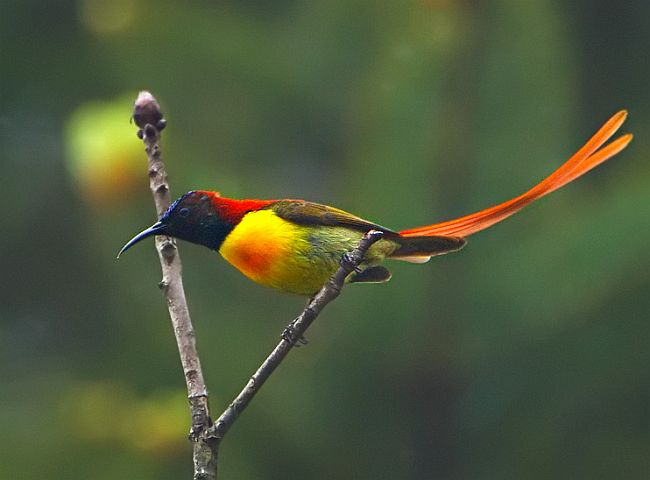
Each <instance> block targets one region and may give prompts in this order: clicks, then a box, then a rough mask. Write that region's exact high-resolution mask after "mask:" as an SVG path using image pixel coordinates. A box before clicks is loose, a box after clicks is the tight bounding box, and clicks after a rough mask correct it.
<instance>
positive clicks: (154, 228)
mask: <svg viewBox="0 0 650 480" xmlns="http://www.w3.org/2000/svg"><path fill="white" fill-rule="evenodd" d="M219 199H220V196H219V194H218V193H216V192H206V191H199V190H197V191H191V192H187V193H186V194H184V195H182V196H181V197H180V198H179V199H178V200H176V201H175V202H174V203H172V204H171V206H170V207H169V209H168V210H167V211H166V212H165V214H164V215H163V216H162V217H161V218H160V220H159V221H158V222H156V223H154V224H153V225H151V226H150V227H149V228H147V229H146V230H143V231H142V232H140V233H138V234H137V235H136V236H135V237H133V238H132V239H131V240H129V241H128V242H127V243H126V244H125V245H124V246H123V247H122V250H120V253H119V254H118V255H117V256H118V258H119V256H120V255H122V254H123V253H124V252H125V251H127V250H128V249H129V248H131V247H132V246H133V245H135V244H136V243H138V242H139V241H140V240H144V239H145V238H148V237H152V236H154V235H167V236H169V237H175V238H180V239H181V240H186V241H188V242H192V243H196V244H199V245H204V246H206V247H208V248H210V249H211V250H218V249H219V247H220V246H221V243H222V242H223V240H224V239H225V238H226V235H228V233H230V231H231V230H232V229H233V228H234V223H233V222H232V220H231V219H229V218H228V217H227V216H225V215H223V212H222V210H223V209H222V208H219V206H220V205H219Z"/></svg>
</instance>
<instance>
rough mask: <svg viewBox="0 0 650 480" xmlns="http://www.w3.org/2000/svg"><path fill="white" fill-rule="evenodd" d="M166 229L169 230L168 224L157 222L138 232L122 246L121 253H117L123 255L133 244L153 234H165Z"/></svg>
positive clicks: (118, 255) (118, 256)
mask: <svg viewBox="0 0 650 480" xmlns="http://www.w3.org/2000/svg"><path fill="white" fill-rule="evenodd" d="M165 230H167V225H165V224H164V223H162V222H156V223H154V224H153V225H151V226H150V227H149V228H147V229H146V230H143V231H141V232H140V233H138V234H137V235H136V236H135V237H133V238H132V239H131V240H129V241H128V242H127V243H126V245H124V246H123V247H122V250H120V253H118V254H117V258H120V255H122V254H123V253H124V252H126V251H127V250H128V249H129V248H131V247H132V246H133V245H135V244H136V243H138V242H139V241H140V240H143V239H145V238H147V237H151V236H153V235H165Z"/></svg>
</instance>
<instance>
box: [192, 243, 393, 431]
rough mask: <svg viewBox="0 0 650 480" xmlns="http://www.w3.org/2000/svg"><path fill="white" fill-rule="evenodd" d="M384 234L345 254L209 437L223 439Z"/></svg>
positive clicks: (223, 414)
mask: <svg viewBox="0 0 650 480" xmlns="http://www.w3.org/2000/svg"><path fill="white" fill-rule="evenodd" d="M382 236H383V233H382V232H380V231H377V230H370V231H369V232H368V233H366V234H365V235H364V236H363V237H362V239H361V240H360V241H359V245H358V246H357V247H356V248H355V249H354V250H352V251H351V252H348V253H346V254H345V255H343V258H342V259H341V266H340V267H339V269H338V270H337V272H336V273H335V274H334V275H333V276H332V277H331V278H330V279H329V280H328V282H327V283H326V284H325V285H324V286H323V288H321V290H320V291H319V292H318V293H317V294H316V296H315V297H313V298H312V299H311V300H310V302H309V304H308V305H307V306H306V307H305V309H304V310H303V312H302V313H301V314H300V315H299V316H298V317H297V318H296V319H295V320H294V321H292V322H291V323H290V324H289V325H288V326H287V328H286V329H285V330H284V333H283V334H282V339H281V340H280V343H278V345H277V346H276V347H275V349H273V351H272V352H271V354H270V355H269V356H268V357H267V358H266V360H264V362H263V363H262V365H261V366H260V367H259V368H258V369H257V371H256V372H255V373H254V374H253V376H252V377H251V378H250V380H249V381H248V383H247V384H246V386H245V387H244V389H243V390H242V391H241V392H240V393H239V395H237V397H236V398H235V399H234V400H233V401H232V402H231V403H230V405H229V406H228V408H226V410H225V411H224V412H223V413H222V414H221V416H220V417H219V418H218V419H217V421H216V422H215V424H214V426H213V427H212V428H210V429H209V430H208V431H206V432H205V434H204V436H205V437H206V438H208V439H214V440H215V441H216V442H217V443H219V442H221V440H222V439H223V437H224V435H225V434H226V433H227V432H228V430H229V429H230V427H232V425H233V423H234V422H235V420H237V418H238V417H239V415H240V414H241V413H242V412H243V411H244V409H245V408H246V407H247V406H248V404H249V403H250V401H251V400H252V399H253V397H254V396H255V394H256V393H257V392H258V391H259V390H260V388H262V385H264V382H266V380H267V379H268V378H269V377H270V376H271V374H272V373H273V372H274V371H275V369H276V368H277V367H278V366H279V365H280V363H281V362H282V360H283V359H284V357H286V356H287V354H288V353H289V351H290V350H291V348H292V347H293V346H294V345H295V344H296V342H297V341H300V340H301V339H302V337H303V335H304V334H305V332H306V330H307V329H308V328H309V326H310V325H311V324H312V322H313V321H314V320H316V317H318V315H319V314H320V313H321V311H322V310H323V309H324V308H325V306H326V305H327V304H328V303H329V302H331V301H332V300H334V299H335V298H336V297H338V296H339V294H340V293H341V288H342V287H343V284H344V283H345V279H346V278H347V276H348V275H349V274H350V273H351V272H352V271H353V270H354V269H356V268H357V267H358V266H359V265H360V264H361V262H362V261H363V259H364V257H365V255H366V252H367V251H368V249H369V248H370V247H371V246H372V244H374V243H375V242H376V241H378V240H379V239H380V238H381V237H382Z"/></svg>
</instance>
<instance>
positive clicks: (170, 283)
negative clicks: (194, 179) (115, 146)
mask: <svg viewBox="0 0 650 480" xmlns="http://www.w3.org/2000/svg"><path fill="white" fill-rule="evenodd" d="M133 120H134V122H135V124H136V125H137V126H138V127H139V128H140V130H138V137H139V138H141V139H142V140H143V141H144V144H145V152H146V153H147V159H148V162H149V170H148V172H149V187H150V188H151V193H152V194H153V198H154V202H155V204H156V212H157V214H158V219H160V217H161V216H162V215H163V214H164V213H165V211H167V209H168V208H169V205H170V203H171V198H170V195H169V184H168V182H167V172H166V171H165V165H164V164H163V161H162V153H161V148H160V131H161V130H162V129H163V128H165V125H166V122H165V120H164V118H163V115H162V112H161V110H160V106H159V105H158V102H157V101H156V99H155V98H154V97H153V95H151V94H150V93H149V92H146V91H143V92H140V94H139V95H138V98H137V99H136V101H135V105H134V109H133ZM156 249H157V250H158V256H159V257H160V266H161V267H162V281H161V282H160V288H161V290H162V291H163V294H164V296H165V300H166V302H167V308H168V309H169V316H170V317H171V321H172V327H173V329H174V335H175V336H176V343H177V344H178V352H179V354H180V358H181V365H182V366H183V373H184V375H185V383H186V384H187V394H188V398H189V404H190V413H191V416H192V429H191V431H190V440H191V441H192V445H193V460H194V480H208V479H210V480H211V479H216V478H217V453H218V452H217V447H218V445H217V442H213V441H211V440H210V439H209V438H207V437H206V436H203V435H201V434H202V432H204V431H205V430H206V429H208V428H209V427H210V426H211V424H212V421H211V419H210V413H209V409H208V392H207V389H206V387H205V381H204V380H203V372H202V371H201V362H200V361H199V355H198V352H197V350H196V341H195V335H194V327H193V326H192V320H191V319H190V312H189V310H188V308H187V301H186V300H185V291H184V289H183V278H182V266H181V259H180V257H179V255H178V251H177V249H176V243H175V242H174V240H173V239H172V238H171V237H165V236H157V237H156Z"/></svg>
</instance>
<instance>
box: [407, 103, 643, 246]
mask: <svg viewBox="0 0 650 480" xmlns="http://www.w3.org/2000/svg"><path fill="white" fill-rule="evenodd" d="M626 117H627V112H626V111H625V110H621V111H620V112H618V113H616V114H615V115H614V116H612V117H611V118H610V119H609V120H608V121H607V122H606V123H605V124H604V125H603V126H602V127H601V128H600V129H599V130H598V131H597V132H596V133H595V134H594V136H593V137H591V138H590V139H589V141H587V143H585V144H584V145H583V146H582V148H580V150H578V151H577V152H576V153H575V154H574V155H573V156H572V157H571V158H569V160H567V161H566V162H565V163H564V164H563V165H562V166H560V167H559V168H558V169H557V170H555V171H554V172H553V173H552V174H551V175H549V176H548V177H546V178H545V179H544V180H542V181H541V182H540V183H538V184H537V185H536V186H534V187H533V188H531V189H530V190H528V191H527V192H525V193H523V194H522V195H519V196H518V197H515V198H513V199H511V200H508V201H507V202H503V203H501V204H499V205H495V206H493V207H490V208H486V209H485V210H481V211H479V212H476V213H473V214H471V215H466V216H464V217H461V218H457V219H455V220H450V221H447V222H442V223H436V224H433V225H425V226H423V227H416V228H412V229H409V230H403V231H401V232H399V233H400V234H401V235H402V236H404V237H412V236H431V235H453V236H457V237H467V236H469V235H472V234H474V233H476V232H479V231H481V230H484V229H486V228H488V227H490V226H492V225H494V224H495V223H498V222H500V221H502V220H504V219H506V218H507V217H509V216H510V215H513V214H514V213H516V212H518V211H519V210H521V209H522V208H524V207H525V206H526V205H528V204H530V203H532V202H534V201H535V200H537V199H539V198H541V197H543V196H544V195H547V194H549V193H551V192H553V191H554V190H557V189H558V188H561V187H563V186H564V185H566V184H567V183H569V182H571V181H573V180H575V179H576V178H578V177H580V176H582V175H584V174H585V173H587V172H588V171H589V170H591V169H592V168H594V167H596V166H598V165H600V164H601V163H603V162H605V161H606V160H608V159H610V158H611V157H613V156H614V155H616V154H617V153H619V152H620V151H621V150H623V149H624V148H625V147H626V146H627V145H628V143H630V141H631V140H632V135H631V134H626V135H623V136H621V137H619V138H617V139H616V140H614V141H613V142H611V143H610V144H609V145H607V146H605V147H604V148H602V149H600V150H599V148H600V147H601V146H602V145H603V144H604V143H605V142H606V141H607V140H609V139H610V138H611V137H612V136H613V135H614V134H615V133H616V131H617V130H618V129H619V128H620V127H621V125H622V124H623V122H624V121H625V118H626Z"/></svg>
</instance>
